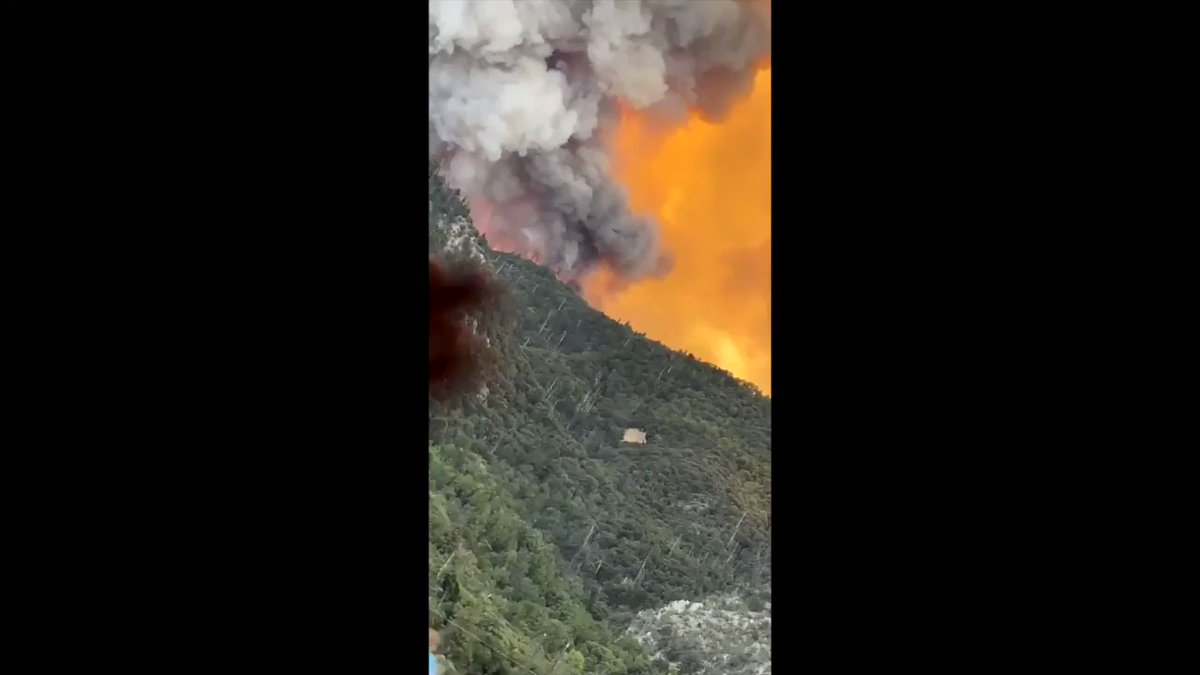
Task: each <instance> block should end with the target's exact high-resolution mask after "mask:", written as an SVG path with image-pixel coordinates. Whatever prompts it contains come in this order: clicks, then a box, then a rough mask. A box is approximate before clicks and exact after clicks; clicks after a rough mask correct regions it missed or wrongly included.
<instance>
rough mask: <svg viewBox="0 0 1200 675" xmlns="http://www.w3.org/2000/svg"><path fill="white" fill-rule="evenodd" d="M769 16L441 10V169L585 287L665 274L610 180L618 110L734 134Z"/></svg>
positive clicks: (739, 5)
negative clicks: (594, 278) (604, 278)
mask: <svg viewBox="0 0 1200 675" xmlns="http://www.w3.org/2000/svg"><path fill="white" fill-rule="evenodd" d="M770 35H771V25H770V4H769V1H768V0H430V2H429V124H430V153H431V156H433V157H434V158H436V159H437V160H438V161H439V162H440V166H441V167H442V171H443V174H444V175H445V177H446V179H447V181H448V182H449V183H450V184H451V185H452V186H453V187H455V188H458V189H459V190H461V191H462V192H463V193H464V194H465V195H466V196H467V198H468V200H469V201H470V202H471V205H472V207H473V209H475V210H476V211H477V213H476V219H477V221H479V224H480V226H481V229H482V230H483V231H484V232H485V233H486V234H488V235H490V236H493V237H498V238H499V239H501V240H503V241H504V242H507V244H508V245H509V246H512V247H515V248H516V249H517V250H518V251H520V252H522V253H524V254H526V255H528V256H530V257H533V258H534V259H536V260H538V261H539V262H541V263H542V264H545V265H547V266H548V267H550V268H551V269H553V270H554V271H555V272H556V273H557V274H558V275H559V276H560V277H561V278H563V279H566V280H573V279H577V278H578V277H580V276H581V275H582V274H585V273H586V272H588V271H589V270H591V269H592V268H594V267H595V266H596V265H599V264H606V265H608V266H609V267H611V268H612V269H613V270H614V271H615V272H617V273H618V274H619V275H621V276H622V277H624V278H625V279H628V280H637V279H640V278H644V277H646V276H654V275H661V274H665V273H666V272H667V271H668V268H669V266H670V262H669V260H670V258H669V255H668V254H667V252H666V251H664V250H662V248H661V247H660V244H659V240H658V226H657V224H655V223H653V222H649V221H647V220H644V219H641V218H638V217H635V216H634V215H633V214H632V213H630V210H629V207H628V205H627V202H626V196H625V193H624V191H623V190H622V189H621V187H620V186H619V185H618V184H617V183H616V182H614V180H613V178H612V177H611V175H610V172H609V158H608V137H609V133H610V132H611V130H612V129H613V128H614V126H615V125H616V124H617V123H618V122H619V118H620V114H619V109H618V101H620V102H621V103H623V104H626V105H628V106H631V107H633V108H636V109H638V110H640V111H642V112H643V113H645V114H646V115H648V116H649V117H650V118H651V119H654V120H655V121H656V122H659V123H661V124H662V125H663V126H664V127H669V126H670V125H673V124H679V123H681V122H683V121H685V120H686V119H687V114H688V113H689V111H692V110H699V111H700V112H701V113H702V114H704V115H705V116H707V117H708V118H710V119H714V120H720V119H721V118H722V117H723V116H724V115H725V113H726V111H727V110H728V108H729V106H730V104H731V103H732V102H733V101H735V100H737V99H738V98H741V97H743V96H745V95H746V94H748V93H749V91H750V89H751V87H752V86H753V79H754V72H755V70H756V68H757V66H758V65H760V64H761V63H762V62H763V61H764V60H765V59H767V58H769V56H770V50H771V44H770Z"/></svg>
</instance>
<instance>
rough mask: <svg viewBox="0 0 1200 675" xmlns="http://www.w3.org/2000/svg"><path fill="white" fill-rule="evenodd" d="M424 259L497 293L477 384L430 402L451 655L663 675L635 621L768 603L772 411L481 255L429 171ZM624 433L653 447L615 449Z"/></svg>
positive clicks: (546, 276)
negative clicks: (726, 601)
mask: <svg viewBox="0 0 1200 675" xmlns="http://www.w3.org/2000/svg"><path fill="white" fill-rule="evenodd" d="M430 247H431V252H437V253H439V254H443V255H450V256H451V257H470V258H473V259H475V260H477V261H482V262H483V264H485V265H487V266H489V267H490V268H491V269H492V270H493V272H494V273H495V275H496V276H497V277H498V278H499V280H501V281H502V283H503V285H504V286H505V287H506V288H507V289H508V297H507V302H505V303H503V306H501V307H498V308H495V309H493V310H490V311H489V312H488V313H487V314H486V315H485V316H481V317H477V323H476V326H477V331H478V332H479V333H480V334H481V335H483V336H484V337H485V338H486V341H487V343H488V344H489V346H490V349H491V351H492V358H491V359H490V360H489V362H488V365H487V369H486V373H485V375H484V378H483V382H482V386H480V388H479V389H478V391H476V392H472V395H469V396H466V397H464V398H463V399H461V400H458V401H455V402H453V403H450V404H439V403H435V402H432V401H431V407H430V446H431V447H430V462H431V473H430V492H431V503H430V523H431V525H430V528H431V530H430V550H429V562H430V570H431V571H430V595H431V597H430V602H431V622H432V623H433V625H435V626H446V627H448V628H449V634H448V635H447V639H446V644H447V655H448V656H449V660H450V662H451V663H452V664H453V665H454V666H455V667H457V668H459V669H460V672H528V671H527V670H523V669H522V668H521V667H517V666H514V662H517V663H520V664H521V666H523V667H524V668H530V669H533V670H534V672H547V673H549V672H587V673H597V672H605V673H620V672H628V673H635V672H658V671H660V670H661V669H662V667H663V666H662V664H661V663H660V662H656V663H652V662H651V661H650V660H648V659H647V652H646V650H645V649H644V648H643V646H641V645H639V644H638V643H637V642H636V641H634V640H632V639H631V638H630V637H629V636H623V635H622V633H623V632H624V631H625V630H626V629H627V628H628V627H629V625H630V623H631V621H633V619H634V616H635V614H637V613H638V612H644V611H646V610H654V609H656V608H661V607H663V606H664V605H667V604H668V603H671V602H672V601H676V600H689V601H696V600H701V599H704V598H708V597H710V596H713V595H716V594H727V593H731V592H738V593H740V594H741V596H743V597H746V598H754V599H753V600H752V602H755V603H757V604H758V605H759V606H761V604H762V602H763V598H769V585H770V535H769V527H770V426H771V406H770V401H769V400H768V399H766V398H764V397H763V396H761V395H760V394H759V393H758V392H757V390H756V389H755V388H754V387H753V386H752V385H749V384H747V383H744V382H739V381H737V380H735V379H733V378H732V377H730V376H729V375H728V374H727V373H725V372H723V371H720V370H718V369H716V368H714V367H712V366H710V365H708V364H704V363H702V362H699V361H697V360H695V359H694V358H691V357H690V356H688V355H686V354H679V353H676V352H673V351H671V350H669V349H667V348H666V347H664V346H663V345H660V344H658V343H656V342H653V341H651V340H648V339H646V338H645V337H644V336H642V335H640V334H638V333H636V332H634V331H632V330H631V329H630V327H629V326H627V325H622V324H619V323H617V322H614V321H612V320H611V319H608V318H607V317H605V316H604V315H602V314H600V313H599V312H596V311H595V310H593V309H592V308H590V307H589V306H588V305H587V304H586V303H584V302H583V300H582V299H581V298H579V297H578V296H577V295H576V294H575V293H574V292H573V291H572V290H571V289H570V288H568V287H567V286H565V285H563V284H561V283H560V282H558V281H557V280H556V279H555V278H554V276H553V275H552V274H551V273H550V272H549V271H547V270H545V269H544V268H541V267H539V266H537V265H535V264H533V263H531V262H528V261H526V260H523V259H521V258H519V257H517V256H513V255H508V254H503V253H497V252H494V251H492V250H491V249H489V248H488V247H487V245H486V241H485V240H484V239H483V238H482V237H481V236H479V234H478V233H477V232H475V230H474V228H473V227H472V226H471V224H470V217H469V214H468V213H467V210H466V208H465V207H464V205H463V204H462V202H461V200H460V199H459V198H458V196H457V195H456V194H455V193H454V192H453V191H450V190H448V189H447V188H446V186H445V185H444V184H443V183H442V182H441V180H440V178H439V177H438V176H437V175H436V172H435V171H434V170H433V167H431V169H430ZM627 428H637V429H642V430H644V431H646V433H647V443H646V444H644V445H641V444H635V445H631V444H625V443H622V437H623V434H624V432H625V430H626V429H627ZM447 561H449V562H447ZM643 616H645V615H643ZM456 617H457V618H456ZM468 631H469V632H470V633H473V634H474V635H471V634H468ZM485 643H491V644H490V647H491V648H490V649H489V648H485V647H484V644H485ZM496 652H502V653H501V654H496ZM706 660H707V659H706ZM684 672H688V671H687V670H684ZM695 672H702V671H701V670H696V671H695Z"/></svg>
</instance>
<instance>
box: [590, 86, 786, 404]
mask: <svg viewBox="0 0 1200 675" xmlns="http://www.w3.org/2000/svg"><path fill="white" fill-rule="evenodd" d="M615 146H616V147H615V152H614V166H613V171H614V174H615V175H616V176H617V178H618V179H619V180H620V181H621V183H622V184H623V185H624V186H625V188H626V189H627V190H628V191H629V197H630V204H631V206H632V208H633V210H634V211H635V212H637V213H641V214H648V215H653V216H655V217H656V218H657V219H658V221H659V222H660V223H661V224H662V236H663V239H664V244H665V246H666V247H667V248H668V249H669V250H670V251H671V253H672V254H673V255H674V258H675V266H674V268H673V270H672V271H671V273H670V274H668V275H667V276H666V277H665V278H663V279H655V280H650V281H643V282H640V283H637V284H635V285H632V286H628V287H619V285H618V284H617V282H616V280H615V279H614V277H613V276H612V275H611V274H609V273H607V272H606V271H604V270H601V271H599V272H597V273H595V274H593V275H592V276H591V277H590V278H589V279H588V280H587V283H586V284H585V294H586V296H587V298H588V301H589V302H590V303H591V304H592V305H593V306H595V307H597V308H599V309H601V310H602V311H603V312H604V313H605V314H607V315H609V316H610V317H612V318H614V319H617V320H619V321H628V322H629V323H630V325H632V326H633V327H634V328H635V329H636V330H638V331H641V332H643V333H645V334H646V335H648V336H649V337H650V338H653V339H655V340H658V341H660V342H662V343H663V344H666V345H667V346H669V347H671V348H674V349H678V350H682V351H687V352H691V353H692V354H693V355H695V356H696V357H697V358H699V359H702V360H704V361H708V362H709V363H713V364H715V365H717V366H718V367H720V368H723V369H725V370H727V371H729V372H730V373H731V374H733V375H734V376H735V377H738V378H740V379H743V380H746V381H749V382H752V383H754V384H755V385H757V386H758V387H759V389H761V390H762V391H763V392H764V393H766V394H767V395H770V392H771V71H770V69H769V68H765V69H763V70H760V71H759V73H758V75H757V77H756V79H755V83H754V91H753V93H752V94H751V96H750V97H749V98H748V99H747V100H745V101H742V102H740V103H739V104H737V105H736V106H735V107H734V109H733V110H732V112H731V114H730V115H729V117H728V118H727V119H726V120H724V121H723V122H721V123H720V124H711V123H708V122H706V121H704V120H703V119H701V117H700V116H699V115H698V114H694V115H693V116H692V118H691V119H690V120H689V122H688V123H687V124H686V125H685V126H683V127H682V128H680V129H678V130H676V131H673V132H671V133H669V134H668V135H667V136H665V137H660V136H659V135H658V134H657V133H656V132H655V131H654V130H653V129H652V128H651V126H650V125H649V124H648V123H647V121H646V120H644V119H641V118H639V117H638V115H637V114H636V113H634V112H633V111H630V110H626V111H625V113H624V115H623V117H622V121H621V126H620V128H619V130H618V133H617V137H616V139H615Z"/></svg>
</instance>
